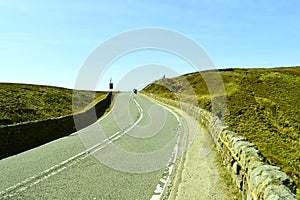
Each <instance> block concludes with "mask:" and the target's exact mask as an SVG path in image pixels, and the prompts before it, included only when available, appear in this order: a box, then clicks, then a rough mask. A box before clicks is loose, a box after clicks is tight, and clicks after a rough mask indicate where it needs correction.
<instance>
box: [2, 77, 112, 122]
mask: <svg viewBox="0 0 300 200" xmlns="http://www.w3.org/2000/svg"><path fill="white" fill-rule="evenodd" d="M106 94H107V92H96V93H94V92H91V91H78V90H77V91H75V93H74V102H75V104H74V112H79V111H82V110H84V109H86V107H88V106H90V105H91V104H92V103H93V101H95V99H96V100H100V99H103V98H104V97H105V95H106ZM94 95H95V98H94ZM72 98H73V90H72V89H67V88H61V87H53V86H42V85H31V84H17V83H0V126H1V125H8V124H14V123H20V122H26V121H34V120H43V119H48V118H53V117H60V116H66V115H70V114H72V113H73V109H72Z"/></svg>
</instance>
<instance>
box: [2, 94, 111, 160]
mask: <svg viewBox="0 0 300 200" xmlns="http://www.w3.org/2000/svg"><path fill="white" fill-rule="evenodd" d="M111 100H112V93H111V92H110V93H109V94H108V95H107V96H106V97H105V98H104V99H102V100H101V101H99V102H98V103H96V104H95V105H94V106H93V107H91V108H90V109H88V110H87V111H85V112H81V113H78V114H75V115H69V116H64V117H58V118H51V119H46V120H39V121H32V122H24V123H18V124H13V125H7V126H3V127H1V128H0V159H3V158H6V157H8V156H12V155H15V154H17V153H21V152H23V151H26V150H29V149H32V148H34V147H37V146H40V145H43V144H45V143H48V142H51V141H53V140H55V139H58V138H61V137H64V136H67V135H70V134H71V133H74V132H76V131H77V130H80V129H82V128H84V127H86V126H88V125H90V124H92V123H94V122H95V121H96V120H97V119H98V118H99V117H100V116H102V115H103V114H104V112H105V110H106V109H107V108H108V107H109V106H110V104H111ZM74 119H75V120H74Z"/></svg>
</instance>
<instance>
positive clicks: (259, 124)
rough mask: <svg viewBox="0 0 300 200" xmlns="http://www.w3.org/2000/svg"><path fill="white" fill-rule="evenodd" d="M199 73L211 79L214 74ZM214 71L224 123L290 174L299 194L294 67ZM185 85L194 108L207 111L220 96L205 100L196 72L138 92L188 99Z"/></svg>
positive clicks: (297, 72) (298, 73)
mask: <svg viewBox="0 0 300 200" xmlns="http://www.w3.org/2000/svg"><path fill="white" fill-rule="evenodd" d="M201 73H202V74H203V75H204V76H205V77H210V79H214V78H215V77H216V73H217V72H216V71H205V72H201ZM219 73H220V74H221V76H222V79H223V83H224V86H225V90H226V113H225V115H224V116H223V118H224V120H225V122H226V124H227V125H229V126H230V127H231V128H232V129H233V130H235V131H236V132H238V133H240V134H241V135H243V136H245V137H246V138H247V139H248V140H249V141H250V142H253V143H254V144H256V145H257V147H258V149H259V150H260V151H261V152H262V154H263V155H264V156H265V157H266V158H267V159H268V161H269V162H270V164H272V165H277V166H279V167H281V168H282V169H283V171H285V172H286V173H287V174H288V175H290V176H291V177H292V178H293V179H294V181H295V182H296V183H297V186H298V196H300V193H299V188H300V156H299V155H300V153H299V151H300V117H299V114H300V100H299V97H300V91H299V89H300V67H284V68H255V69H222V70H219ZM182 80H187V81H188V82H184V81H182ZM189 84H190V85H191V86H192V88H193V90H194V92H195V93H196V96H197V100H198V105H199V106H200V107H202V108H205V109H207V110H210V111H211V105H212V104H211V102H212V98H220V96H218V95H213V97H211V96H210V93H209V91H208V89H207V86H206V83H205V81H204V79H203V78H202V76H201V75H200V73H191V74H185V75H183V76H180V77H175V78H171V79H169V78H165V79H160V80H157V81H155V82H153V83H151V84H149V85H148V86H146V87H145V88H144V89H143V92H146V93H153V94H156V95H159V96H162V97H167V98H171V99H176V98H177V97H180V99H184V101H189V99H190V98H189V97H190V95H191V92H190V91H189V89H188V85H189ZM215 87H216V88H217V87H219V86H218V85H215Z"/></svg>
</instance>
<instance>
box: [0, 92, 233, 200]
mask: <svg viewBox="0 0 300 200" xmlns="http://www.w3.org/2000/svg"><path fill="white" fill-rule="evenodd" d="M211 145H212V143H211V141H210V139H209V135H208V133H207V132H206V131H205V130H204V129H202V128H201V127H200V126H199V124H198V123H197V122H196V121H195V119H193V118H192V117H190V116H189V115H187V114H186V113H184V112H182V111H181V110H179V109H177V108H174V107H171V106H168V105H163V104H160V103H158V102H155V101H154V100H151V99H150V98H148V97H146V96H144V95H139V94H138V95H136V94H132V93H120V94H118V95H117V96H116V98H115V100H114V105H113V107H112V109H111V111H110V112H108V113H107V114H106V115H105V116H103V117H102V118H100V119H99V120H98V121H97V122H95V123H94V124H92V125H90V126H89V127H86V128H85V129H82V130H80V131H78V132H76V133H74V134H72V135H70V136H68V137H64V138H61V139H58V140H55V141H53V142H50V143H48V144H45V145H43V146H40V147H38V148H35V149H32V150H29V151H26V152H24V153H21V154H18V155H15V156H12V157H9V158H6V159H3V160H1V161H0V172H1V174H2V177H1V181H0V191H1V192H0V199H18V198H19V199H160V198H161V196H162V195H163V194H166V193H170V199H191V198H192V199H193V198H196V197H197V196H198V195H201V198H200V199H226V197H229V196H230V195H229V194H228V188H226V187H225V186H224V185H225V184H222V182H223V180H222V179H221V178H220V175H219V173H218V166H217V165H215V162H216V158H215V151H214V150H213V149H211V148H210V147H211ZM203 147H204V148H203ZM205 147H206V148H205ZM203 149H206V150H205V151H203ZM203 155H204V156H203ZM191 184H192V185H191ZM170 185H172V186H170ZM216 186H217V187H218V189H215V187H216ZM186 188H188V189H186ZM201 188H202V189H201ZM168 190H170V191H171V192H168ZM194 190H195V191H194ZM228 199H230V198H228Z"/></svg>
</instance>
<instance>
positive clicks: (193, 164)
mask: <svg viewBox="0 0 300 200" xmlns="http://www.w3.org/2000/svg"><path fill="white" fill-rule="evenodd" d="M171 108H172V109H173V110H174V111H175V112H177V113H178V114H180V115H181V117H182V120H183V121H184V123H185V126H186V128H188V131H189V138H188V139H187V141H188V145H189V146H188V148H187V149H186V151H185V152H184V153H183V156H182V157H181V158H180V159H179V161H178V163H177V169H176V170H175V172H176V174H175V175H174V176H173V177H172V178H171V181H170V183H169V185H171V188H170V190H171V191H170V192H169V195H168V197H166V196H165V198H164V199H178V200H179V199H180V200H184V199H204V200H205V199H209V200H210V199H220V200H221V199H222V200H224V199H225V200H226V199H228V200H229V199H239V195H238V193H237V190H236V189H235V188H234V186H233V185H232V184H231V180H230V179H229V178H228V176H229V175H228V172H227V171H226V169H225V167H224V166H222V164H221V159H220V157H219V155H218V154H217V152H216V149H215V146H214V144H213V141H212V139H211V137H210V135H209V133H208V131H207V130H206V129H205V128H203V127H201V126H200V125H199V123H198V122H197V121H196V120H195V119H194V118H193V117H191V116H190V115H188V114H187V113H185V112H183V111H181V110H180V109H178V108H175V107H171ZM226 177H227V178H226Z"/></svg>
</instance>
